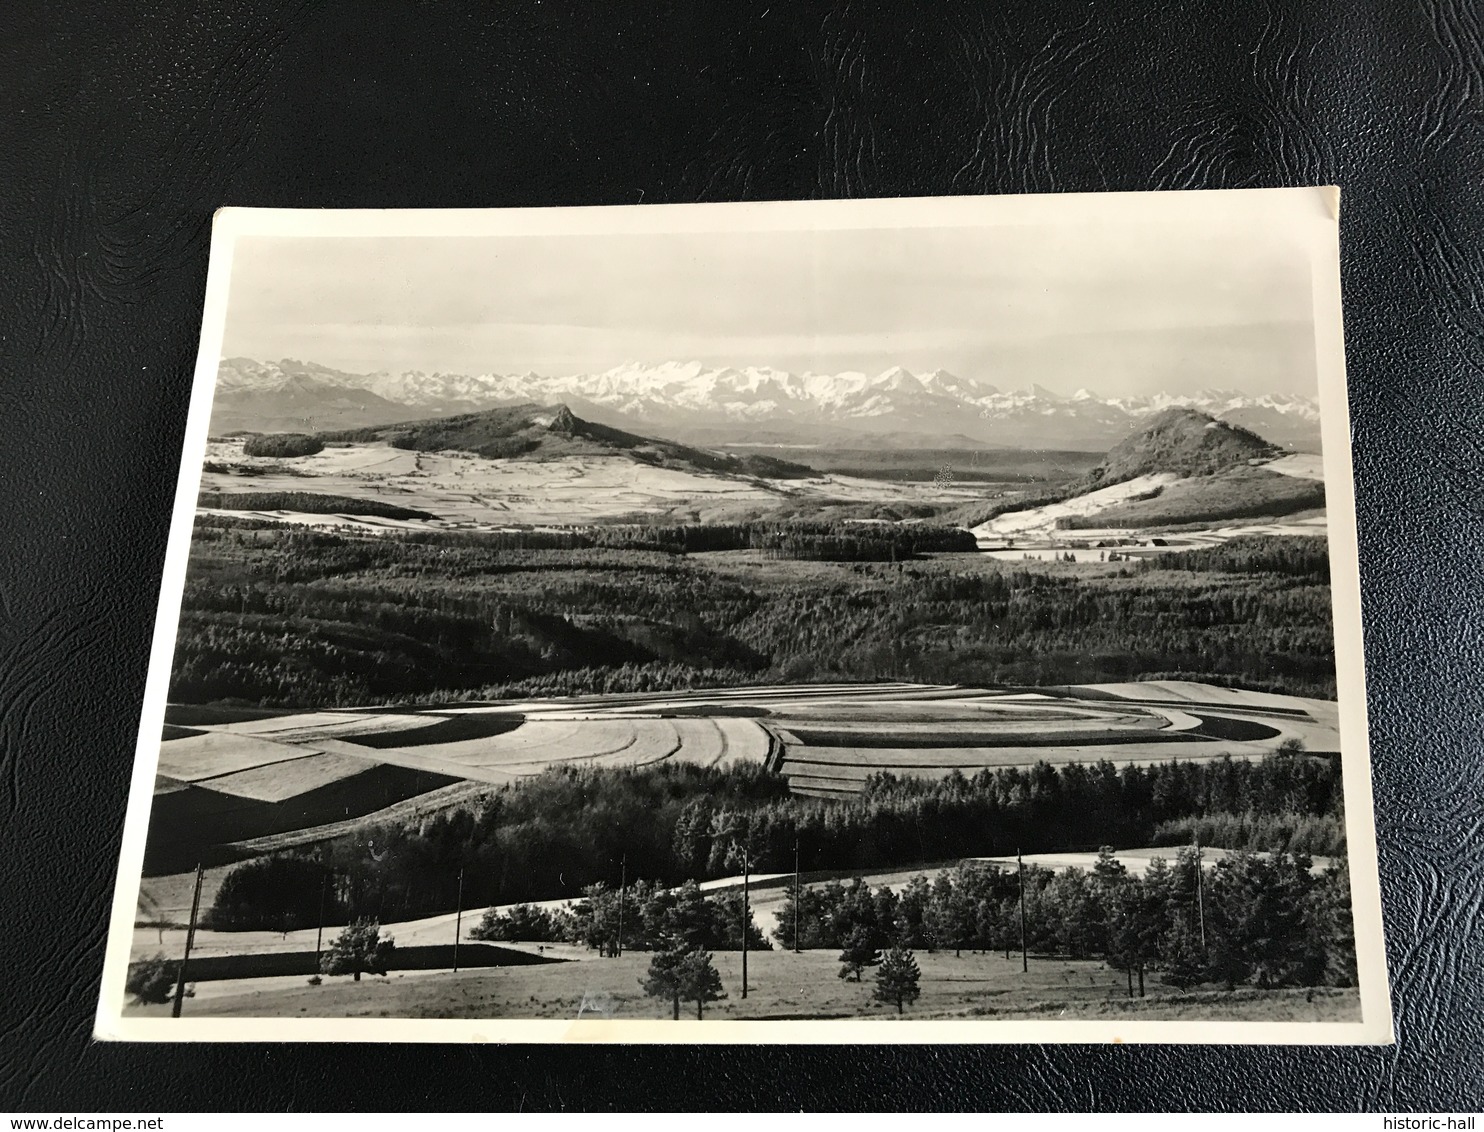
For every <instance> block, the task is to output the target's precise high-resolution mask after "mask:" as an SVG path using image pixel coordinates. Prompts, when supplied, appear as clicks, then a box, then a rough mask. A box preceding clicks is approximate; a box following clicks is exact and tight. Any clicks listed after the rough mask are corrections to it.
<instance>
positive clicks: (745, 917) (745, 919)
mask: <svg viewBox="0 0 1484 1132" xmlns="http://www.w3.org/2000/svg"><path fill="white" fill-rule="evenodd" d="M748 864H749V862H748V860H747V846H746V845H744V846H742V997H743V998H746V997H747V929H748V927H749V925H751V923H752V911H751V909H750V908H749V906H748V892H747V868H748Z"/></svg>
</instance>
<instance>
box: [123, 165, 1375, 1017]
mask: <svg viewBox="0 0 1484 1132" xmlns="http://www.w3.org/2000/svg"><path fill="white" fill-rule="evenodd" d="M1338 211H1339V193H1338V191H1337V190H1335V189H1324V188H1314V189H1284V190H1256V191H1236V192H1197V193H1170V194H1156V193H1128V194H1101V195H1067V196H1041V197H1037V196H1027V197H998V198H945V199H923V200H877V201H838V202H795V203H769V204H719V205H693V206H656V207H618V208H582V209H522V210H487V211H453V212H445V211H406V212H399V211H350V212H313V211H279V210H256V209H227V210H225V211H223V212H221V213H220V214H219V215H218V216H217V218H216V223H215V229H214V233H213V240H212V253H211V268H210V276H209V280H208V285H207V301H206V312H205V321H204V326H203V329H202V336H201V352H200V357H199V361H198V365H197V369H196V376H195V385H194V392H193V399H192V403H191V410H190V420H189V425H188V429H187V434H186V439H185V450H184V458H183V463H182V468H181V475H180V486H179V494H178V497H177V501H176V507H175V511H174V520H173V523H174V525H173V528H172V530H171V535H170V543H169V552H168V558H167V562H166V568H165V574H164V583H163V590H162V595H161V602H160V612H159V620H158V625H157V630H156V635H155V639H154V652H153V657H152V661H151V667H150V672H149V680H148V690H147V699H146V703H145V705H144V710H143V716H142V725H141V734H140V739H139V746H138V753H137V765H136V770H135V775H134V778H133V796H132V799H131V803H130V809H129V813H128V820H127V827H126V834H125V841H124V845H123V850H122V855H121V863H120V869H119V875H118V886H117V896H116V904H115V908H114V915H113V919H112V923H111V931H110V937H109V941H108V954H107V966H106V971H105V974H104V978H103V984H102V997H101V1001H100V1004H99V1008H98V1016H97V1028H96V1032H97V1034H98V1036H99V1037H102V1038H108V1039H131V1040H170V1041H174V1040H221V1041H232V1040H249V1039H250V1040H262V1039H267V1040H278V1039H281V1040H335V1041H344V1040H398V1041H407V1040H412V1041H419V1040H428V1041H496V1042H506V1041H540V1042H549V1041H597V1042H603V1041H621V1042H995V1041H1014V1042H1024V1041H1079V1042H1082V1041H1108V1042H1113V1041H1162V1042H1190V1041H1195V1042H1295V1043H1384V1042H1389V1041H1390V1040H1391V1014H1390V1004H1389V1000H1388V987H1387V979H1386V970H1385V960H1384V953H1383V947H1382V934H1381V932H1382V929H1381V911H1380V901H1379V894H1378V887H1377V869H1376V858H1375V839H1374V829H1373V816H1372V801H1371V790H1370V773H1369V762H1368V753H1367V747H1366V724H1365V703H1364V691H1365V688H1364V680H1363V674H1362V670H1361V637H1360V595H1359V583H1358V570H1357V562H1356V536H1355V508H1354V497H1353V485H1352V480H1351V467H1350V452H1349V424H1348V417H1347V406H1346V390H1345V376H1344V358H1343V344H1342V334H1341V317H1340V289H1339V267H1338V264H1339V259H1338V254H1339V253H1338V233H1339V224H1338Z"/></svg>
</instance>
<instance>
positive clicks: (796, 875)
mask: <svg viewBox="0 0 1484 1132" xmlns="http://www.w3.org/2000/svg"><path fill="white" fill-rule="evenodd" d="M803 895H804V893H803V890H802V889H801V888H799V839H798V837H795V838H794V954H795V955H797V954H798V953H799V901H800V899H801V898H802V897H803Z"/></svg>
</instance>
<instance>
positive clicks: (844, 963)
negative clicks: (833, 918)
mask: <svg viewBox="0 0 1484 1132" xmlns="http://www.w3.org/2000/svg"><path fill="white" fill-rule="evenodd" d="M880 962H881V949H880V948H879V947H877V946H876V939H875V936H874V934H873V933H872V931H871V929H870V928H868V927H864V926H860V927H854V928H851V929H850V931H849V933H848V934H847V935H846V936H845V946H844V950H842V951H841V952H840V978H842V979H850V980H852V981H854V982H857V983H858V982H860V981H861V969H862V968H864V967H874V966H876V964H877V963H880Z"/></svg>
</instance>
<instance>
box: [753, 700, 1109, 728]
mask: <svg viewBox="0 0 1484 1132" xmlns="http://www.w3.org/2000/svg"><path fill="white" fill-rule="evenodd" d="M840 714H841V713H840V710H839V708H838V707H836V706H835V705H833V704H821V703H806V704H797V705H794V706H792V707H790V708H788V709H787V710H783V709H781V708H780V709H778V710H775V711H774V713H773V715H774V718H777V719H780V720H783V719H787V720H800V721H808V722H813V721H815V720H816V719H823V720H827V721H829V722H831V723H834V722H835V721H836V720H838V719H839V717H840ZM1106 714H1107V712H1105V711H1099V710H1098V709H1095V708H1077V707H1072V706H1069V705H1065V704H1059V703H1051V704H1048V705H1047V706H1046V707H1044V708H1040V707H1030V706H1027V705H1024V704H1006V705H1003V706H1002V705H999V704H996V703H994V702H993V701H988V702H978V703H957V702H944V701H938V702H937V703H926V704H924V703H923V702H922V701H910V700H909V701H906V702H886V703H874V704H860V705H856V706H852V707H851V709H850V722H851V723H853V724H859V725H861V726H866V725H868V724H870V723H871V722H872V721H877V720H879V721H880V722H881V723H884V724H892V723H901V724H910V723H934V724H937V723H950V722H963V723H978V724H981V725H983V724H985V723H988V722H993V723H999V722H1000V721H1004V722H1006V723H1017V722H1026V723H1039V722H1045V721H1046V720H1069V719H1084V718H1098V717H1101V716H1105V715H1106Z"/></svg>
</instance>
